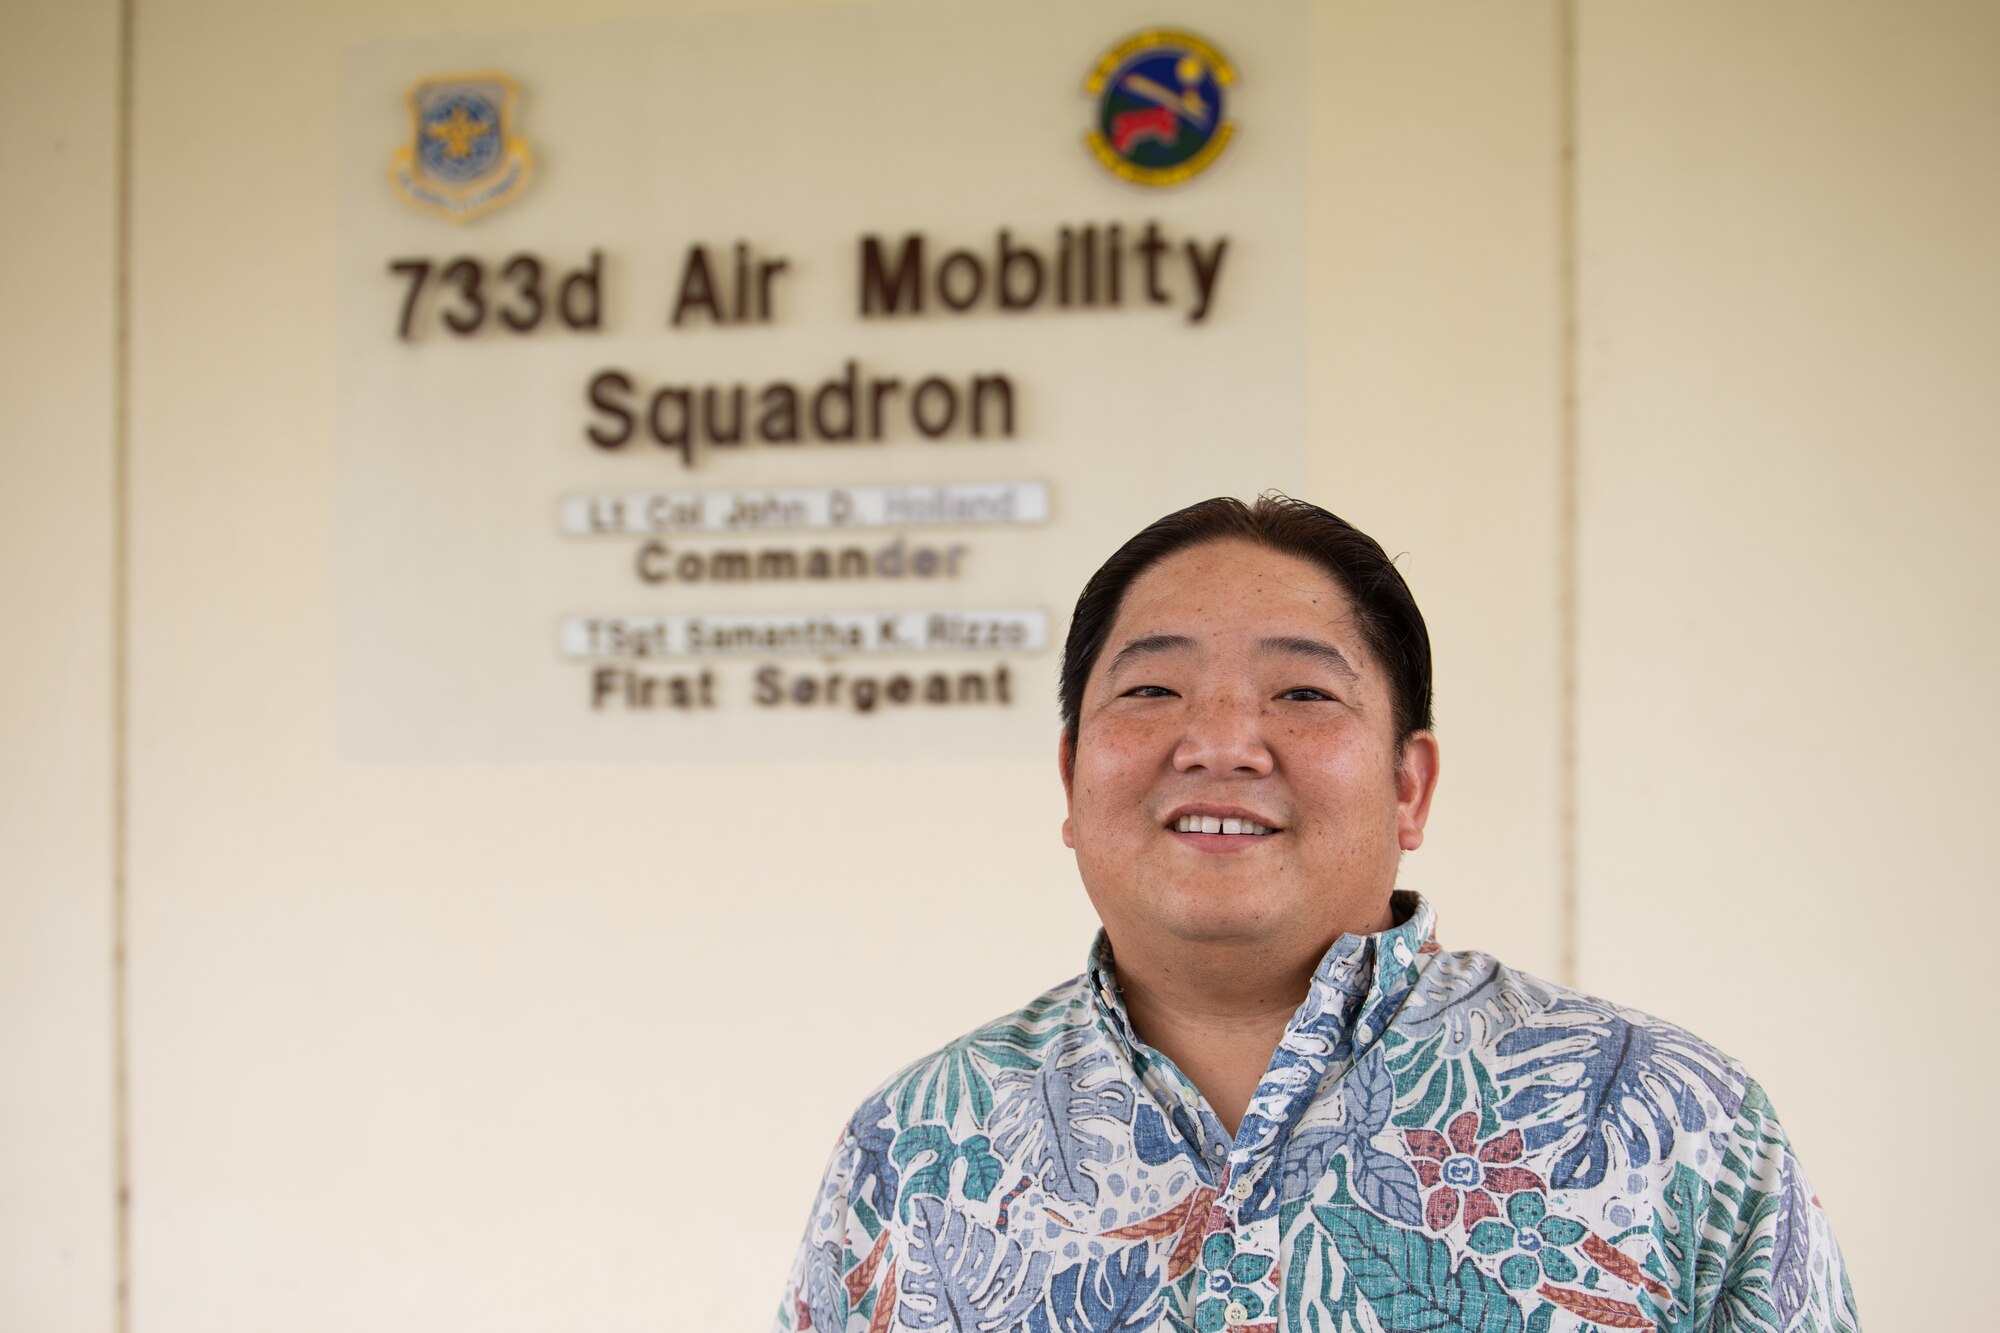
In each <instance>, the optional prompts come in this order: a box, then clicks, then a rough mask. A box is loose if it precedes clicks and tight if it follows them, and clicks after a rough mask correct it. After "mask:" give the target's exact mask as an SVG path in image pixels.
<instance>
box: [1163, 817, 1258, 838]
mask: <svg viewBox="0 0 2000 1333" xmlns="http://www.w3.org/2000/svg"><path fill="white" fill-rule="evenodd" d="M1173 828H1174V832H1176V833H1227V834H1233V835H1236V836H1238V837H1248V838H1263V837H1269V836H1270V835H1271V834H1273V833H1276V832H1277V831H1278V830H1276V829H1274V828H1266V827H1265V826H1264V825H1262V824H1259V823H1258V822H1257V821H1256V820H1254V819H1238V818H1234V817H1225V816H1221V815H1182V816H1181V817H1180V818H1179V819H1176V820H1175V821H1174V824H1173Z"/></svg>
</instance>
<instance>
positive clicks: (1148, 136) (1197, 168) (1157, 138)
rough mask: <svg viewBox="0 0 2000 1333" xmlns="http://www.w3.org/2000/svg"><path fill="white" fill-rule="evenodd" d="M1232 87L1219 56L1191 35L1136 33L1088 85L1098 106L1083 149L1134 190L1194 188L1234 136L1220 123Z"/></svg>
mask: <svg viewBox="0 0 2000 1333" xmlns="http://www.w3.org/2000/svg"><path fill="white" fill-rule="evenodd" d="M1234 82H1236V71H1235V70H1234V69H1232V68H1230V65H1229V62H1228V61H1227V60H1225V59H1224V58H1223V56H1222V53H1221V52H1220V51H1218V50H1216V49H1215V48H1214V47H1213V46H1211V45H1209V44H1208V43H1207V42H1205V41H1203V40H1202V39H1201V38H1199V37H1197V36H1195V35H1194V34H1193V33H1191V32H1182V31H1180V30H1178V29H1174V28H1155V29H1151V30H1149V31H1146V32H1142V33H1139V34H1138V35H1137V36H1134V37H1131V38H1128V39H1127V40H1125V41H1123V42H1120V43H1119V44H1118V45H1117V46H1114V47H1112V48H1111V49H1110V50H1109V51H1107V52H1105V53H1104V57H1103V59H1101V60H1099V61H1098V62H1097V68H1096V69H1094V70H1092V71H1091V74H1090V78H1089V79H1088V80H1087V81H1086V82H1085V83H1084V91H1085V92H1086V93H1088V94H1090V95H1091V96H1092V97H1094V98H1096V99H1097V106H1096V111H1097V123H1096V125H1095V127H1094V128H1092V130H1091V131H1090V133H1089V134H1088V135H1086V136H1085V142H1087V143H1088V144H1089V145H1090V151H1091V153H1092V154H1093V155H1094V156H1095V157H1096V158H1097V160H1098V161H1099V162H1102V163H1103V164H1104V167H1105V169H1106V170H1107V171H1110V172H1112V173H1113V174H1114V175H1117V176H1120V177H1122V178H1124V179H1125V180H1128V181H1132V182H1133V183H1135V184H1138V185H1156V186H1158V185H1179V184H1180V183H1181V182H1182V181H1188V180H1193V179H1194V178H1195V177H1196V176H1199V175H1200V174H1201V173H1202V172H1204V171H1206V170H1207V169H1208V168H1209V166H1210V164H1212V163H1213V162H1214V161H1215V159H1216V158H1218V157H1220V156H1221V155H1222V150H1223V149H1224V148H1226V147H1228V145H1229V140H1230V136H1231V135H1233V134H1234V133H1235V132H1236V126H1235V125H1234V124H1232V123H1231V122H1230V121H1228V120H1226V119H1224V118H1223V112H1224V110H1225V107H1224V104H1223V95H1224V90H1226V89H1227V88H1228V87H1229V85H1230V84H1232V83H1234Z"/></svg>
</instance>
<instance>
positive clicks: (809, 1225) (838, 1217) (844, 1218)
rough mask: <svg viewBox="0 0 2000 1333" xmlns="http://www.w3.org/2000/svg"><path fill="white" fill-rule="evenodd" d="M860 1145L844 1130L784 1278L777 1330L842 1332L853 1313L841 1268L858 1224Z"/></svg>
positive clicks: (781, 1332)
mask: <svg viewBox="0 0 2000 1333" xmlns="http://www.w3.org/2000/svg"><path fill="white" fill-rule="evenodd" d="M858 1153H859V1148H858V1145H857V1144H856V1142H855V1139H854V1136H853V1134H852V1133H851V1132H847V1131H843V1132H842V1134H841V1136H840V1141H839V1142H838V1143H836V1144H835V1145H834V1149H833V1156H832V1157H831V1158H830V1159H829V1160H828V1161H827V1164H826V1173H825V1174H824V1175H823V1176H822V1177H821V1178H820V1184H819V1192H818V1193H816V1194H815V1195H814V1196H813V1205H812V1213H811V1215H810V1216H808V1217H807V1219H806V1233H805V1235H804V1237H802V1238H801V1239H800V1241H799V1251H798V1254H797V1255H795V1256H794V1257H793V1259H792V1269H791V1273H790V1275H789V1276H788V1277H787V1278H786V1279H785V1294H784V1297H783V1299H782V1300H780V1301H779V1302H778V1314H777V1318H776V1319H775V1320H774V1321H773V1322H772V1325H771V1328H772V1333H805V1331H806V1330H812V1333H843V1331H844V1330H845V1329H846V1327H847V1318H848V1314H849V1313H850V1310H849V1302H848V1294H847V1284H846V1283H845V1282H844V1281H843V1280H842V1278H841V1273H842V1272H843V1271H844V1270H845V1269H846V1268H847V1267H848V1266H849V1265H850V1264H851V1262H852V1260H850V1259H849V1258H848V1232H849V1229H850V1228H851V1226H852V1225H853V1222H852V1218H851V1215H850V1209H849V1203H848V1199H849V1195H850V1191H851V1190H852V1188H853V1184H854V1170H855V1160H856V1157H857V1155H858Z"/></svg>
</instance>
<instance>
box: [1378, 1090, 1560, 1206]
mask: <svg viewBox="0 0 2000 1333" xmlns="http://www.w3.org/2000/svg"><path fill="white" fill-rule="evenodd" d="M1478 1132H1479V1113H1478V1112H1476V1111H1461V1112H1459V1113H1458V1114H1457V1115H1456V1116H1454V1117H1452V1121H1451V1123H1450V1124H1449V1125H1446V1126H1445V1132H1444V1133H1443V1134H1440V1133H1438V1132H1437V1131H1436V1130H1434V1129H1406V1130H1404V1131H1403V1142H1405V1143H1406V1144H1408V1145H1409V1148H1410V1153H1411V1154H1412V1159H1411V1162H1410V1165H1412V1166H1414V1167H1415V1168H1416V1169H1417V1179H1419V1180H1421V1181H1423V1183H1424V1187H1425V1188H1426V1189H1428V1190H1430V1194H1429V1195H1428V1196H1427V1197H1426V1198H1425V1199H1424V1221H1425V1223H1427V1224H1428V1225H1429V1227H1430V1229H1431V1230H1432V1231H1443V1230H1444V1229H1445V1228H1446V1227H1448V1226H1450V1225H1451V1224H1452V1222H1453V1221H1454V1220H1462V1221H1463V1222H1464V1224H1465V1226H1466V1227H1467V1228H1468V1229H1470V1228H1472V1227H1474V1226H1477V1225H1478V1224H1479V1223H1481V1222H1483V1221H1485V1220H1486V1219H1487V1218H1489V1217H1498V1216H1499V1215H1500V1205H1499V1204H1498V1203H1496V1202H1494V1199H1493V1196H1494V1195H1496V1194H1497V1195H1499V1196H1501V1197H1502V1198H1505V1197H1507V1196H1508V1195H1510V1194H1518V1193H1520V1192H1521V1191H1522V1190H1542V1191H1546V1190H1547V1189H1548V1185H1547V1183H1546V1182H1544V1181H1543V1180H1542V1178H1541V1177H1540V1176H1538V1175H1536V1174H1535V1173H1534V1172H1532V1171H1530V1170H1528V1169H1527V1168H1526V1167H1523V1166H1514V1165H1512V1163H1515V1162H1518V1161H1520V1160H1521V1155H1522V1153H1523V1152H1524V1151H1525V1150H1526V1145H1525V1144H1524V1143H1523V1142H1522V1140H1521V1131H1520V1130H1518V1129H1510V1130H1508V1131H1507V1132H1506V1133H1505V1134H1498V1135H1495V1136H1494V1137H1493V1138H1490V1139H1488V1140H1486V1142H1484V1143H1481V1142H1479V1141H1478V1139H1477V1137H1476V1136H1477V1134H1478ZM1447 1136H1449V1137H1447Z"/></svg>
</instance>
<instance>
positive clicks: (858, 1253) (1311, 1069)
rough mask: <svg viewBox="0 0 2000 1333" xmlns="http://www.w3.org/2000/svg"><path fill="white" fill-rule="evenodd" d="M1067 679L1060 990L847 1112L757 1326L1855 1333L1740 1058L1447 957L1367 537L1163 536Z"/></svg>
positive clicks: (1406, 613)
mask: <svg viewBox="0 0 2000 1333" xmlns="http://www.w3.org/2000/svg"><path fill="white" fill-rule="evenodd" d="M1061 693H1062V707H1063V735H1062V739H1061V741H1060V744H1059V748H1058V762H1059V765H1060V768H1061V773H1062V781H1063V787H1064V790H1065V792H1066V793H1067V796H1068V805H1069V814H1068V818H1066V819H1065V820H1064V821H1063V840H1064V842H1065V843H1066V844H1067V845H1068V846H1070V847H1072V848H1074V849H1075V851H1076V859H1077V868H1078V870H1079V872H1080V874H1081V876H1082V879H1083V883H1084V888H1085V891H1086V892H1087V893H1088V894H1089V895H1090V899H1091V902H1092V904H1093V905H1094V906H1095V907H1096V909H1097V913H1098V915H1099V917H1100V918H1101V920H1102V921H1103V923H1104V929H1103V932H1102V933H1101V934H1100V935H1099V936H1098V939H1097V941H1096V943H1095V945H1094V946H1093V948H1092V950H1091V952H1090V956H1089V966H1088V969H1087V970H1086V971H1085V973H1084V974H1083V975H1082V976H1080V977H1078V978H1076V979H1075V980H1073V981H1070V982H1066V983H1064V984H1063V985H1061V986H1058V987H1056V988H1055V989H1054V990H1051V991H1049V992H1047V993H1046V994H1044V995H1042V996H1040V997H1039V998H1037V999H1036V1000H1034V1001H1033V1002H1031V1003H1030V1004H1028V1005H1027V1006H1026V1007H1025V1008H1023V1009H1021V1010H1019V1011H1018V1012H1016V1013H1014V1014H1011V1015H1008V1016H1007V1017H1005V1018H1002V1019H1000V1020H998V1021H997V1022H994V1023H992V1024H989V1025H988V1026H986V1027H983V1028H980V1029H979V1030H978V1031H976V1032H973V1033H971V1034H970V1035H968V1036H966V1037H965V1038H963V1039H961V1040H960V1041H957V1042H954V1043H953V1044H952V1045H950V1046H948V1047H946V1048H945V1049H944V1050H942V1051H940V1052H938V1053H936V1054H935V1055H932V1056H929V1057H927V1058H926V1059H924V1060H921V1061H919V1062H917V1063H916V1064H915V1065H912V1066H911V1067H910V1068H908V1069H906V1070H904V1071H903V1072H902V1073H900V1074H898V1075H896V1076H895V1077H894V1078H893V1079H891V1080H890V1081H889V1082H888V1083H886V1084H885V1085H883V1086H882V1088H881V1089H879V1090H878V1092H877V1093H876V1094H875V1095H874V1096H873V1097H871V1098H870V1099H869V1100H868V1101H867V1102H866V1103H865V1104H864V1105H863V1106H862V1107H861V1109H860V1110H859V1111H858V1112H857V1113H856V1114H855V1116H854V1118H853V1119H852V1120H851V1121H850V1122H849V1123H848V1126H847V1128H846V1130H845V1132H844V1133H843V1135H842V1137H841V1141H840V1143H839V1145H838V1146H837V1148H836V1150H835V1153H834V1156H833V1160H832V1162H831V1164H830V1165H829V1167H828V1170H827V1174H826V1178H825V1180H824V1182H823V1183H822V1186H821V1189H820V1193H819V1195H818V1198H817V1200H816V1201H815V1203H814V1206H813V1211H812V1216H811V1219H810V1221H809V1223H808V1226H807V1232H806V1237H805V1241H804V1243H803V1244H802V1245H801V1247H800V1250H799V1255H798V1259H797V1261H796V1262H795V1264H794V1266H793V1271H792V1276H791V1282H790V1286H789V1288H788V1291H787V1295H786V1298H785V1300H784V1301H783V1303H782V1307H781V1309H780V1311H779V1314H778V1325H777V1326H778V1328H780V1329H782V1330H790V1331H791V1333H800V1331H802V1330H806V1329H817V1330H821V1331H822V1333H834V1330H847V1331H850V1333H864V1331H865V1333H890V1330H895V1329H910V1330H933V1329H950V1330H958V1331H960V1333H973V1331H974V1330H978V1331H979V1333H1003V1331H1006V1330H1016V1329H1022V1330H1027V1331H1028V1333H1127V1331H1136V1330H1142V1329H1160V1330H1189V1329H1193V1330H1197V1333H1222V1330H1227V1329H1242V1330H1248V1331H1249V1333H1280V1330H1282V1331H1283V1333H1295V1331H1297V1330H1316V1331H1317V1333H1335V1331H1336V1330H1366V1331H1368V1333H1374V1331H1376V1330H1390V1331H1393V1330H1405V1329H1411V1330H1419V1329H1420V1330H1440V1331H1442V1330H1478V1331H1479V1333H1549V1331H1550V1330H1569V1329H1582V1328H1597V1329H1610V1328H1657V1329H1661V1330H1677V1331H1678V1330H1690V1331H1692V1330H1703V1331H1704V1333H1707V1331H1708V1330H1748V1329H1771V1330H1789V1329H1804V1328H1810V1329H1815V1330H1835V1329H1857V1328H1859V1321H1858V1319H1857V1317H1856V1315H1855V1313H1854V1304H1853V1297H1852V1294H1851V1292H1850V1291H1849V1289H1848V1285H1847V1281H1846V1277H1845V1273H1844V1270H1843V1268H1842V1265H1841V1260H1840V1255H1839V1249H1838V1247H1837V1245H1836V1244H1835V1242H1834V1238H1833V1234H1832V1232H1831V1230H1830V1229H1829V1227H1828V1225H1827V1222H1826V1218H1825V1216H1824V1214H1823V1213H1822V1212H1821V1211H1820V1208H1819V1204H1818V1200H1817V1199H1816V1198H1815V1197H1814V1196H1813V1194H1812V1191H1811V1189H1810V1187H1809V1186H1808V1185H1807V1184H1806V1181H1805V1177H1804V1175H1803V1173H1802V1172H1801V1171H1800V1169H1799V1166H1798V1163H1797V1161H1796V1160H1795V1158H1794V1157H1793V1155H1792V1153H1791V1150H1790V1147H1789V1145H1788V1144H1787V1142H1786V1139H1785V1136H1784V1132H1783V1130H1782V1129H1781V1128H1780V1127H1779V1125H1778V1122H1777V1119H1776V1116H1775V1114H1774V1113H1773V1111H1772V1109H1771V1104H1770V1102H1769V1100H1768V1099H1767V1098H1766V1097H1765V1095H1764V1093H1763V1091H1762V1089H1761V1088H1759V1087H1758V1085H1757V1084H1756V1082H1755V1081H1754V1080H1752V1079H1751V1078H1750V1077H1749V1075H1748V1074H1747V1073H1745V1072H1744V1070H1743V1069H1742V1067H1741V1066H1740V1065H1738V1064H1737V1063H1736V1062H1734V1061H1732V1060H1730V1059H1729V1058H1728V1057H1727V1056H1724V1055H1722V1054H1721V1053H1719V1052H1717V1051H1716V1050H1714V1049H1713V1048H1712V1047H1709V1046H1707V1045H1706V1044H1704V1043H1703V1042H1701V1041H1700V1040H1699V1039H1697V1038H1695V1037H1693V1036H1691V1035H1689V1034H1688V1033H1687V1032H1685V1031H1682V1030H1681V1029H1679V1028H1676V1027H1673V1026H1672V1025H1670V1024H1667V1023H1663V1022H1661V1021H1660V1020H1658V1019H1655V1018H1652V1017H1649V1016H1647V1015H1645V1014H1641V1013H1638V1012H1637V1011H1634V1010H1628V1009H1623V1008H1620V1007H1618V1006H1616V1005H1613V1004H1609V1003H1607V1002H1605V1001H1602V1000H1598V999H1595V998H1593V997H1590V996H1586V995H1582V994H1579V993H1577V992H1574V991H1570V990H1566V989H1564V988H1562V987H1560V986H1556V985H1553V984H1551V983H1549V982H1545V981H1542V980H1539V979H1537V978H1535V977H1532V976H1529V975H1527V974H1525V973H1521V972H1517V971H1514V970H1513V969H1510V968H1508V967H1506V966H1504V965H1503V964H1501V963H1499V962H1497V961H1496V960H1494V959H1493V958H1491V957H1488V956H1487V955H1484V954H1480V953H1472V952H1451V953H1447V952H1443V951H1440V949H1439V948H1438V945H1437V943H1436V942H1435V940H1434V938H1433V934H1432V925H1433V920H1432V911H1431V908H1430V906H1429V904H1428V903H1426V902H1424V901H1423V900H1422V899H1420V898H1418V897H1416V896H1415V895H1413V894H1408V893H1402V892H1398V891H1397V890H1396V888H1395V882H1396V871H1397V866H1398V864H1399V862H1400V860H1401V857H1402V855H1403V854H1404V853H1405V852H1410V851H1414V850H1416V849H1417V848H1418V847H1419V846H1420V845H1421V844H1422V842H1423V835H1424V825H1425V821H1426V819H1427V818H1428V815H1429V811H1430V802H1431V795H1432V793H1433V792H1434V791H1435V789H1436V786H1437V780H1438V743H1437V739H1436V737H1435V736H1434V735H1433V734H1432V730H1431V719H1430V708H1431V665H1430V640H1429V636H1428V633H1427V632H1426V630H1425V627H1424V622H1423V617H1422V615H1421V613H1419V612H1418V610H1417V607H1416V604H1415V602H1414V601H1413V600H1412V599H1411V597H1410V593H1409V589H1408V588H1407V586H1405V584H1404V582H1403V580H1402V577H1401V576H1400V575H1399V574H1398V573H1397V572H1396V570H1395V567H1394V566H1393V565H1392V564H1391V563H1390V562H1389V560H1388V558H1387V557H1386V556H1385V555H1384V553H1383V551H1382V548H1381V547H1380V546H1379V545H1377V544H1376V543H1375V542H1374V541H1373V540H1372V539H1371V538H1369V537H1368V536H1366V535H1365V534H1363V533H1361V532H1359V531H1357V530H1356V529H1354V528H1353V527H1352V526H1350V525H1348V524H1347V523H1345V522H1343V521H1342V520H1341V519H1339V518H1336V517H1335V516H1333V515H1332V514H1329V513H1327V512H1326V511H1324V510H1322V509H1319V508H1317V507H1315V506H1313V505H1309V504H1305V503H1303V502H1300V501H1295V500H1290V499H1285V498H1282V497H1266V498H1264V499H1261V500H1259V501H1258V502H1257V503H1256V505H1255V506H1245V505H1243V504H1241V503H1239V502H1237V501H1235V500H1229V499H1217V500H1210V501H1206V502H1204V503H1202V504H1198V505H1194V506H1191V507H1190V508H1188V509H1184V510H1181V511H1180V512H1178V513H1175V514H1170V515H1168V516H1167V517H1166V518H1163V519H1161V520H1159V521H1158V522H1157V523H1154V524H1153V525H1152V526H1150V527H1148V528H1147V529H1146V530H1145V531H1143V532H1141V533H1140V534H1139V535H1138V536H1136V537H1134V538H1132V539H1131V540H1130V541H1129V542H1127V543H1126V544H1125V545H1124V546H1123V547H1122V548H1120V549H1119V551H1118V552H1117V553H1116V554H1114V555H1113V556H1112V557H1111V559H1110V560H1109V561H1107V562H1106V563H1105V565H1104V567H1103V568H1102V569H1100V570H1099V571H1098V572H1097V574H1096V575H1095V576H1093V577H1092V579H1091V580H1090V583H1089V584H1088V585H1087V586H1086V587H1085V589H1084V591H1083V595H1082V596H1081V598H1079V599H1078V602H1077V607H1076V612H1075V615H1074V616H1073V618H1072V620H1071V625H1070V632H1069V638H1068V641H1067V643H1066V645H1065V648H1064V653H1063V665H1062V690H1061Z"/></svg>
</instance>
